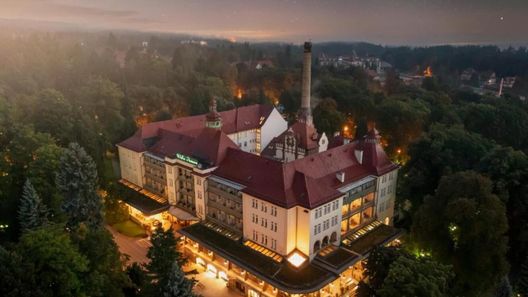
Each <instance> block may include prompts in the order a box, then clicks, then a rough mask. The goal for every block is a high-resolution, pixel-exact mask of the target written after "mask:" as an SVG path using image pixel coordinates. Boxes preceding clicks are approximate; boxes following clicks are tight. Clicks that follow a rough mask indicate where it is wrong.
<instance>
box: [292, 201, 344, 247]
mask: <svg viewBox="0 0 528 297" xmlns="http://www.w3.org/2000/svg"><path fill="white" fill-rule="evenodd" d="M341 203H342V199H341V198H337V199H334V200H332V201H331V202H328V203H325V204H323V205H321V206H319V207H317V208H315V209H312V210H310V249H309V253H308V254H307V255H309V256H310V257H313V256H315V255H316V254H317V252H319V250H320V249H322V248H323V247H325V246H327V245H329V244H335V245H339V242H340V239H341ZM300 227H302V228H306V227H305V226H300ZM316 243H318V244H316ZM316 245H318V246H319V249H316V247H315V246H316Z"/></svg>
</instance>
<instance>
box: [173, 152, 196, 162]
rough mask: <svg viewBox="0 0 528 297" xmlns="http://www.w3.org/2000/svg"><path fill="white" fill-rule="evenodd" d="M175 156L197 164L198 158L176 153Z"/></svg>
mask: <svg viewBox="0 0 528 297" xmlns="http://www.w3.org/2000/svg"><path fill="white" fill-rule="evenodd" d="M176 158H177V159H179V160H182V161H183V162H186V163H189V164H192V165H198V160H196V159H194V158H191V157H189V156H186V155H184V154H180V153H176Z"/></svg>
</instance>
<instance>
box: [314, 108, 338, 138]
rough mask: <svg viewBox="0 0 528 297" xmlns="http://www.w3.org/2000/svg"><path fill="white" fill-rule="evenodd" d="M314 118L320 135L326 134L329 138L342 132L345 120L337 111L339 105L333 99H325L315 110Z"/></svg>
mask: <svg viewBox="0 0 528 297" xmlns="http://www.w3.org/2000/svg"><path fill="white" fill-rule="evenodd" d="M313 117H314V122H315V127H316V128H317V131H319V133H323V132H324V133H326V135H327V136H328V137H331V136H332V135H334V133H335V132H336V131H340V130H341V125H342V124H343V122H344V120H345V118H344V116H343V114H342V113H341V112H339V111H338V110H337V103H336V102H335V101H334V100H332V99H324V100H323V101H321V102H319V104H317V106H316V107H315V108H314V111H313Z"/></svg>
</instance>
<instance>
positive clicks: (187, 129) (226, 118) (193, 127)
mask: <svg viewBox="0 0 528 297" xmlns="http://www.w3.org/2000/svg"><path fill="white" fill-rule="evenodd" d="M272 110H273V106H269V105H260V104H255V105H249V106H243V107H239V108H235V109H231V110H227V111H222V112H219V114H220V116H221V117H222V122H223V124H222V131H223V132H224V133H225V134H232V133H236V132H240V131H245V130H250V129H257V128H259V127H260V126H262V124H263V123H264V120H265V119H266V118H267V117H268V116H269V115H270V114H271V111H272ZM205 121H206V114H202V115H196V116H189V117H184V118H179V119H173V120H167V121H160V122H153V123H149V124H146V125H144V126H143V127H141V128H139V129H138V131H137V132H136V133H135V134H134V135H133V136H132V137H130V138H128V139H126V140H124V141H122V142H120V143H119V144H118V145H119V146H122V147H125V148H128V149H130V150H133V151H136V152H144V151H146V150H147V147H146V146H145V144H144V142H145V140H147V139H151V138H155V137H158V138H159V137H160V135H159V134H160V131H162V130H165V131H170V132H175V133H180V134H187V135H189V134H192V133H194V134H195V135H196V134H197V133H198V132H199V131H201V129H202V128H204V127H205Z"/></svg>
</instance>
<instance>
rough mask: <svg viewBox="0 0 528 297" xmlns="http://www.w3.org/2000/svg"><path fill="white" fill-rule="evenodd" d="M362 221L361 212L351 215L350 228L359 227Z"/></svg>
mask: <svg viewBox="0 0 528 297" xmlns="http://www.w3.org/2000/svg"><path fill="white" fill-rule="evenodd" d="M360 223H361V214H360V213H356V214H355V215H353V216H351V217H350V219H349V220H348V224H349V226H350V230H352V229H354V228H357V227H358V226H359V224H360Z"/></svg>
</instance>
